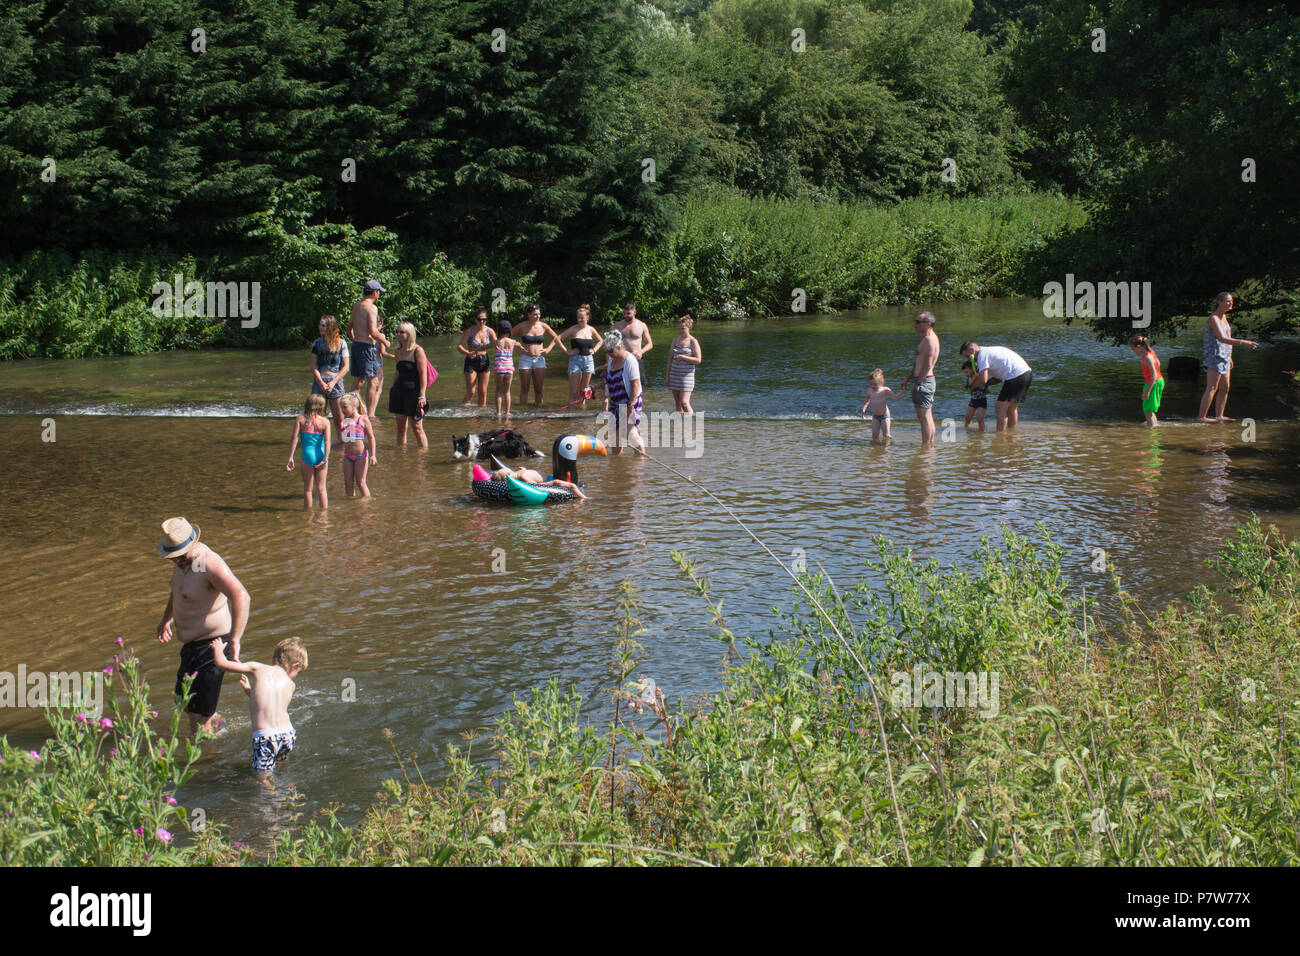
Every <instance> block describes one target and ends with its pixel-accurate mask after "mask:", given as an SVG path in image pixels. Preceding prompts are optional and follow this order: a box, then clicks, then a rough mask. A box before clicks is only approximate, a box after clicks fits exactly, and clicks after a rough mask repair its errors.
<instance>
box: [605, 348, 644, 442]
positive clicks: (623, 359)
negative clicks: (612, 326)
mask: <svg viewBox="0 0 1300 956" xmlns="http://www.w3.org/2000/svg"><path fill="white" fill-rule="evenodd" d="M604 345H605V351H606V352H607V353H609V361H608V362H606V363H605V369H604V371H603V372H602V373H601V377H602V378H603V379H604V380H605V411H607V412H608V413H609V421H610V423H611V424H612V425H613V428H612V429H611V430H610V441H609V442H608V445H609V453H610V454H611V455H617V454H620V453H621V452H622V451H623V438H624V432H623V429H624V428H626V429H627V433H626V437H627V443H628V444H629V445H631V446H632V447H633V448H635V449H636V450H637V452H638V453H639V454H645V442H643V441H642V440H641V434H640V433H639V432H638V431H637V426H638V425H640V424H641V368H640V363H638V362H637V360H636V357H635V356H634V355H632V353H631V352H629V351H628V350H627V346H625V345H624V344H623V336H622V334H621V333H619V332H610V333H608V334H607V335H606V336H605V341H604ZM625 411H626V412H627V418H626V420H624V419H623V412H625Z"/></svg>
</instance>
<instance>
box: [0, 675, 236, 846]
mask: <svg viewBox="0 0 1300 956" xmlns="http://www.w3.org/2000/svg"><path fill="white" fill-rule="evenodd" d="M104 684H105V697H106V700H105V701H104V702H103V703H104V706H103V710H102V714H98V715H97V714H88V713H85V712H84V710H82V708H81V707H79V706H78V705H77V704H74V705H73V706H72V707H71V708H68V709H58V708H50V709H47V710H46V717H47V718H48V720H49V722H50V727H51V729H52V731H53V736H52V737H51V738H50V739H49V740H47V741H46V743H45V746H44V747H42V748H41V750H40V751H39V752H37V751H26V752H24V751H19V750H14V749H13V748H12V747H10V746H9V742H8V740H7V739H6V738H0V813H3V818H4V825H3V826H0V861H2V862H3V863H4V864H5V865H7V866H138V865H141V864H146V863H148V864H161V865H189V864H201V863H215V862H221V861H228V860H231V859H233V858H235V857H238V856H239V853H238V852H237V848H232V847H229V846H226V845H225V844H224V843H223V841H222V840H221V837H220V835H219V834H218V833H217V831H216V829H215V828H213V827H206V826H205V827H202V828H199V829H201V832H199V833H196V834H191V831H190V826H189V818H188V817H187V815H186V812H185V808H184V807H182V806H180V805H179V804H178V803H177V801H176V799H175V797H173V796H172V794H173V793H175V792H176V790H177V788H179V787H180V786H181V785H182V784H183V783H184V782H185V781H186V780H187V779H189V777H190V776H191V775H192V774H193V772H194V771H193V764H194V761H195V760H197V759H198V757H199V749H198V747H196V746H195V745H194V744H192V743H190V742H189V741H188V740H185V739H183V738H181V737H178V735H177V728H178V724H179V721H180V716H181V715H180V710H179V709H178V710H177V711H176V712H175V713H174V714H173V716H172V718H171V724H170V728H169V731H168V733H167V734H165V735H160V734H158V733H157V732H156V731H155V730H154V729H153V725H152V721H153V719H154V718H155V717H157V714H156V713H154V712H153V711H151V710H150V709H149V686H148V684H146V683H145V682H144V680H143V678H142V677H141V674H140V662H139V660H138V659H137V658H136V657H135V656H134V655H133V654H129V653H128V654H115V655H114V656H113V663H112V664H110V665H109V666H108V667H107V668H105V679H104ZM22 691H23V689H22V688H19V693H22ZM79 710H81V711H82V712H78V711H79ZM183 835H184V836H185V837H187V838H188V837H190V836H193V837H194V838H195V839H193V840H190V841H189V842H188V843H187V845H184V846H182V845H181V843H182V841H181V837H182V836H183Z"/></svg>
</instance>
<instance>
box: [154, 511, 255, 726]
mask: <svg viewBox="0 0 1300 956" xmlns="http://www.w3.org/2000/svg"><path fill="white" fill-rule="evenodd" d="M162 528H163V536H162V539H161V540H159V542H158V556H159V557H162V558H167V559H168V560H169V561H171V562H172V563H173V564H174V565H176V570H174V571H173V572H172V580H171V595H170V596H169V597H168V598H167V609H166V610H165V611H163V616H162V620H161V621H160V622H159V623H158V640H159V641H160V642H161V643H163V644H166V643H167V642H168V641H170V640H171V639H172V633H173V629H174V631H175V635H176V637H178V638H180V641H181V666H180V669H179V670H177V672H176V696H177V697H179V696H181V694H182V692H183V689H184V680H185V677H186V675H189V674H193V675H194V683H193V684H191V685H190V695H191V696H190V702H189V706H188V707H187V708H186V709H187V710H188V711H189V715H190V731H191V733H196V732H197V731H198V730H200V729H202V730H204V731H206V732H208V733H213V732H214V731H215V727H216V726H219V723H220V715H218V714H217V697H218V696H220V694H221V680H222V678H223V677H225V672H224V671H222V670H219V669H218V668H217V666H216V663H215V661H214V660H213V658H212V642H213V641H214V640H216V639H217V638H221V639H223V640H225V641H226V642H227V643H228V644H229V645H230V651H229V654H230V659H231V660H232V661H237V660H239V642H240V639H242V638H243V636H244V627H245V625H247V624H248V608H249V603H250V602H249V597H248V592H247V591H246V590H244V586H243V585H242V584H240V583H239V578H237V577H235V575H234V573H233V572H232V571H231V570H230V567H229V566H228V565H227V564H226V562H225V561H223V560H221V556H220V555H219V554H217V553H216V552H215V551H213V550H212V549H211V548H209V547H208V546H207V545H205V544H200V543H199V529H198V528H197V527H195V526H194V525H191V524H190V523H189V522H188V521H186V520H185V519H184V518H168V519H167V520H166V521H164V522H163V526H162ZM232 607H233V608H234V610H233V612H232V611H231V608H232Z"/></svg>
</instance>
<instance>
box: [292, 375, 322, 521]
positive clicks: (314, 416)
mask: <svg viewBox="0 0 1300 956" xmlns="http://www.w3.org/2000/svg"><path fill="white" fill-rule="evenodd" d="M299 436H301V438H302V464H301V465H299V466H298V470H299V472H300V473H301V474H302V503H303V507H304V508H310V507H311V492H312V488H315V489H316V493H317V494H319V495H320V506H321V508H322V510H323V509H325V508H328V507H329V498H328V497H326V494H325V473H326V472H327V471H328V470H329V464H330V423H329V419H328V418H326V417H325V397H324V396H323V395H312V396H311V397H309V398H308V399H307V403H306V404H305V405H304V406H303V409H302V414H301V415H299V416H298V417H297V418H296V419H294V422H293V443H292V444H291V445H289V463H288V464H287V465H285V466H284V469H285V471H293V453H294V451H295V449H297V447H298V439H299Z"/></svg>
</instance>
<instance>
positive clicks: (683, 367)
mask: <svg viewBox="0 0 1300 956" xmlns="http://www.w3.org/2000/svg"><path fill="white" fill-rule="evenodd" d="M694 324H695V320H694V319H692V318H691V317H690V316H689V315H683V316H682V317H681V318H680V319H678V320H677V338H675V339H673V346H672V350H671V351H670V352H669V355H668V368H667V370H665V372H664V384H665V385H667V386H668V387H669V388H670V389H672V393H673V401H674V402H675V403H676V405H677V409H676V410H677V411H679V412H681V413H682V414H683V415H694V414H695V409H693V408H692V407H691V392H693V391H694V390H695V366H697V365H699V364H700V361H701V360H702V359H703V355H702V354H701V352H700V340H699V339H697V338H696V337H695V336H693V335H691V327H692V326H693V325H694Z"/></svg>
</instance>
